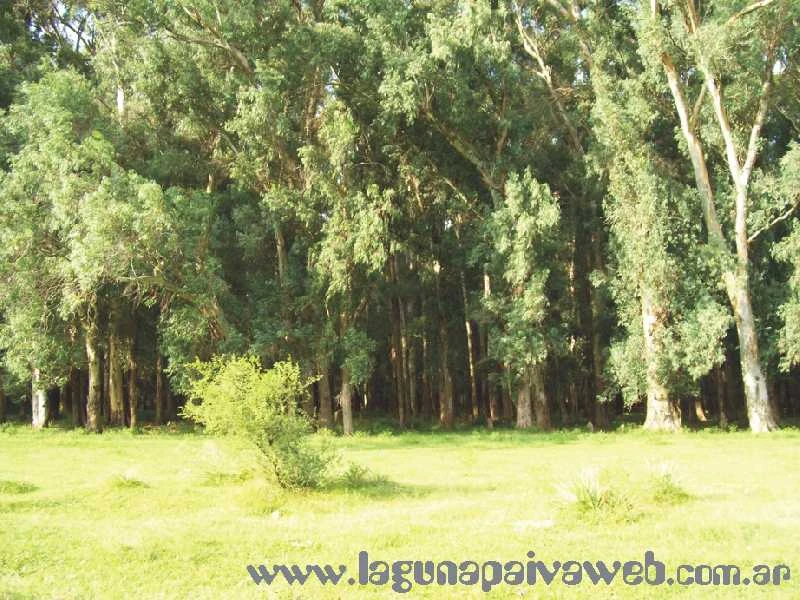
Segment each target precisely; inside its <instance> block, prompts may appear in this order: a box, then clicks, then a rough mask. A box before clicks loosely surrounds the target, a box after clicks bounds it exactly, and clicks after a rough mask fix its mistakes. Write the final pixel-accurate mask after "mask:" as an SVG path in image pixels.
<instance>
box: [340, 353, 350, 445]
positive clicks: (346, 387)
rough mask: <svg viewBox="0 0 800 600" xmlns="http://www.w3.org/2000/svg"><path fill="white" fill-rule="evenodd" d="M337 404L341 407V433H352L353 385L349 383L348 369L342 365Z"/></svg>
mask: <svg viewBox="0 0 800 600" xmlns="http://www.w3.org/2000/svg"><path fill="white" fill-rule="evenodd" d="M339 405H340V406H341V407H342V433H343V434H344V435H353V386H352V384H351V383H350V371H348V370H347V368H346V367H342V390H341V392H340V393H339Z"/></svg>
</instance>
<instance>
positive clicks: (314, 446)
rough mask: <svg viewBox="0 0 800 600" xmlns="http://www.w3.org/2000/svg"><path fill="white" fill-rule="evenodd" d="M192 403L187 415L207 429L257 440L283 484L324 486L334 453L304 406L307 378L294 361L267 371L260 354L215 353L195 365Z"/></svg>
mask: <svg viewBox="0 0 800 600" xmlns="http://www.w3.org/2000/svg"><path fill="white" fill-rule="evenodd" d="M192 367H193V369H194V370H195V371H196V373H197V377H196V378H195V379H194V380H193V381H192V382H191V383H190V386H189V392H190V395H191V397H192V402H189V403H187V405H186V406H185V407H184V409H183V414H184V416H186V417H188V418H189V419H192V420H193V421H195V422H197V423H200V424H202V425H204V426H205V428H206V431H208V432H209V433H212V434H219V435H234V436H238V437H240V438H243V439H245V440H247V441H248V442H250V443H251V444H253V445H254V446H255V447H256V448H257V449H258V450H259V453H260V456H261V458H262V459H263V462H264V466H265V467H266V468H268V469H269V470H271V471H272V473H273V474H274V475H275V478H276V480H277V482H278V484H279V485H281V486H282V487H284V488H313V487H318V486H319V485H321V484H322V483H323V481H324V479H325V476H326V473H327V471H328V468H329V466H330V465H331V463H332V461H333V460H334V458H335V453H334V452H333V450H332V447H331V445H330V444H329V443H327V442H326V440H324V439H321V438H320V439H317V440H315V439H314V437H313V436H312V435H311V433H312V430H313V427H312V423H311V420H310V419H309V417H308V416H307V415H305V413H303V412H302V411H301V410H300V409H299V408H298V406H299V401H300V400H301V398H302V397H303V396H304V395H305V394H306V393H308V392H307V387H308V385H309V383H310V382H309V381H308V380H303V378H302V376H301V374H300V368H299V367H298V366H297V365H296V364H294V363H291V362H279V363H276V364H275V365H274V366H273V367H272V368H271V369H268V370H266V371H264V370H262V368H261V366H260V364H259V361H258V359H257V358H256V357H253V356H247V357H232V358H231V357H229V358H225V357H216V358H214V359H212V360H211V361H209V362H199V361H198V362H195V363H194V364H193V365H192Z"/></svg>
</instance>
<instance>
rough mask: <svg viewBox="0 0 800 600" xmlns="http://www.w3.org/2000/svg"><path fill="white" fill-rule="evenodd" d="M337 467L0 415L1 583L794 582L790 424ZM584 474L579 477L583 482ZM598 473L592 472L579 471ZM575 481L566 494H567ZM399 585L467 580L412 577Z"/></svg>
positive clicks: (210, 589) (89, 592) (56, 587)
mask: <svg viewBox="0 0 800 600" xmlns="http://www.w3.org/2000/svg"><path fill="white" fill-rule="evenodd" d="M335 444H336V445H337V446H338V447H339V448H340V449H341V453H342V461H341V464H340V465H339V467H338V468H339V472H343V471H345V469H346V468H347V467H348V465H349V464H350V463H355V464H358V465H361V466H363V467H365V468H366V469H368V473H366V474H365V473H363V472H360V473H359V472H357V471H359V470H353V469H351V470H350V476H349V477H342V476H340V477H338V478H337V479H335V480H334V481H333V482H332V483H331V484H330V485H329V486H328V487H327V488H326V489H323V490H317V491H313V492H302V493H287V492H282V491H280V490H279V489H277V488H276V487H275V486H274V484H272V483H271V482H270V481H269V480H268V479H266V478H265V477H264V476H263V475H262V474H261V472H260V471H259V469H258V467H257V463H256V461H255V458H254V456H253V454H252V453H251V452H250V451H248V450H247V449H246V448H243V447H241V446H239V445H237V444H235V443H233V442H232V441H230V440H220V439H214V438H210V437H207V436H204V435H201V434H197V433H190V432H172V433H170V432H167V431H162V430H153V431H149V432H144V433H142V434H138V435H134V434H131V433H130V432H123V431H118V432H110V433H106V434H104V435H102V436H91V435H86V434H83V433H82V432H79V431H75V432H70V431H65V430H52V431H45V432H41V433H34V432H31V431H29V430H28V428H25V427H22V426H5V427H4V428H2V429H0V598H192V599H200V598H271V597H279V598H284V597H285V598H337V597H341V598H357V597H384V598H385V597H391V596H396V595H397V594H395V593H393V592H392V591H391V589H390V586H389V585H385V586H382V587H370V586H366V587H360V586H353V587H350V586H347V585H343V584H340V586H338V587H332V586H330V585H328V586H326V587H324V588H323V587H322V586H320V585H319V584H312V583H308V584H306V586H304V587H299V586H297V585H295V586H293V587H292V588H289V586H288V585H286V584H283V585H282V586H278V585H277V584H275V585H273V586H270V587H267V586H265V585H264V584H262V585H260V586H258V587H257V586H256V585H255V584H254V583H253V581H252V579H251V578H250V576H249V575H248V573H247V570H246V565H248V564H260V563H295V562H296V563H301V564H305V563H307V562H317V563H332V564H335V565H339V564H346V565H348V568H349V571H348V573H350V572H353V571H354V570H355V568H356V564H357V555H358V552H359V551H360V550H362V549H363V550H367V551H368V552H369V555H370V559H371V560H373V559H382V560H402V559H420V560H427V559H431V560H437V561H438V560H448V559H449V560H455V561H457V562H460V561H463V560H475V561H481V562H482V561H487V560H500V561H503V562H505V561H510V560H519V561H524V560H527V558H526V552H528V551H530V550H533V551H535V552H536V557H537V558H539V559H541V560H543V561H545V562H550V561H553V560H560V561H562V562H563V561H565V560H569V559H576V560H580V561H583V560H592V561H595V560H605V561H608V562H611V561H613V560H617V559H618V560H621V561H626V560H641V559H642V557H643V555H644V552H645V550H648V549H649V550H653V551H654V552H655V556H656V558H657V559H658V560H660V561H663V562H664V563H665V564H666V565H667V573H668V574H670V573H671V572H673V570H674V568H675V567H676V566H677V565H678V564H681V563H693V564H701V563H705V564H712V565H713V564H720V563H726V564H727V563H736V564H739V565H741V566H743V567H744V566H746V567H747V568H748V571H747V572H748V573H749V568H750V566H751V565H753V564H759V563H766V564H769V565H775V564H781V563H783V564H787V565H789V566H790V567H793V568H794V569H796V570H798V571H797V572H796V573H794V572H793V574H792V575H793V578H792V581H789V582H788V583H784V584H783V585H781V586H779V587H773V586H769V587H756V586H752V585H751V586H749V587H744V586H741V587H737V588H732V587H727V588H720V587H717V588H713V587H697V586H695V587H679V586H672V587H667V586H662V587H650V586H639V587H631V586H626V585H623V584H622V583H621V582H615V583H614V584H612V585H611V586H610V587H606V586H605V585H604V584H601V586H600V587H599V588H598V587H594V586H592V585H590V584H588V583H586V582H584V583H583V584H582V585H579V586H577V587H568V586H566V585H564V584H563V583H559V584H557V585H555V584H554V585H552V586H550V587H545V586H544V585H542V584H541V583H537V584H536V585H535V586H533V587H528V586H525V585H522V586H518V587H512V586H503V585H500V586H497V587H496V588H494V589H493V590H492V591H491V592H490V593H489V594H488V596H489V597H513V598H516V597H520V596H522V597H529V598H575V597H578V598H580V597H585V598H589V597H593V598H597V597H601V598H637V599H638V598H661V597H682V598H704V597H721V598H751V597H752V598H800V581H797V580H798V579H800V560H798V559H799V558H800V551H799V548H800V497H799V496H798V491H800V469H798V467H800V432H798V430H796V429H795V430H784V431H781V432H779V433H776V434H774V435H769V436H762V437H757V436H753V435H751V434H749V433H745V432H740V433H720V432H714V431H706V432H695V433H691V432H686V433H681V434H678V435H648V434H645V433H644V432H642V431H639V430H632V431H624V432H615V433H609V434H605V433H594V434H589V433H585V432H581V431H573V432H561V433H553V434H535V433H530V434H527V433H517V432H513V431H495V432H486V431H465V432H456V433H404V434H399V435H395V434H391V433H383V434H374V435H357V436H356V437H354V438H351V439H342V438H337V439H336V440H335ZM581 481H583V483H581ZM597 483H599V484H600V488H599V489H597V487H596V485H595V484H597ZM576 496H577V497H578V500H577V501H576V500H575V498H576ZM407 596H410V597H430V598H442V597H459V598H463V597H466V598H470V597H484V596H487V594H485V593H483V592H481V591H480V588H479V586H476V587H474V588H469V587H462V586H458V587H456V588H442V587H436V586H428V587H418V586H417V587H414V588H413V589H412V591H411V593H410V594H407Z"/></svg>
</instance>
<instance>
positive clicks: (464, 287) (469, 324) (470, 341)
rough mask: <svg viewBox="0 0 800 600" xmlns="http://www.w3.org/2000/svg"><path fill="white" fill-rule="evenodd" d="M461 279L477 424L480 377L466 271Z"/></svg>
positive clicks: (470, 388)
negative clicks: (477, 370) (474, 344)
mask: <svg viewBox="0 0 800 600" xmlns="http://www.w3.org/2000/svg"><path fill="white" fill-rule="evenodd" d="M459 276H460V279H461V302H462V304H463V305H464V333H465V334H466V336H467V365H468V367H469V373H468V375H469V394H470V399H471V408H472V411H471V415H470V416H471V420H472V422H473V423H474V422H476V421H477V420H478V418H479V417H480V408H479V405H478V404H479V403H478V376H477V374H476V372H475V351H474V348H473V339H472V336H473V329H474V328H473V323H472V320H471V319H470V318H469V302H468V298H467V282H466V277H465V276H464V271H463V270H461V271H460V272H459Z"/></svg>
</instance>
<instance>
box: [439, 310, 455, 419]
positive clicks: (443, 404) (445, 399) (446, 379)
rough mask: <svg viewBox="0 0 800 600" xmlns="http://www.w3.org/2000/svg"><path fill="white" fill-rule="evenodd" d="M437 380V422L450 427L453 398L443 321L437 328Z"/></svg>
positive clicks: (453, 416) (453, 415) (453, 405)
mask: <svg viewBox="0 0 800 600" xmlns="http://www.w3.org/2000/svg"><path fill="white" fill-rule="evenodd" d="M439 381H440V383H439V423H441V425H442V427H445V428H447V429H450V428H451V427H453V425H454V424H455V399H454V397H453V375H452V374H451V373H450V360H449V357H448V345H447V327H446V326H445V324H444V322H442V323H441V326H440V330H439Z"/></svg>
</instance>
